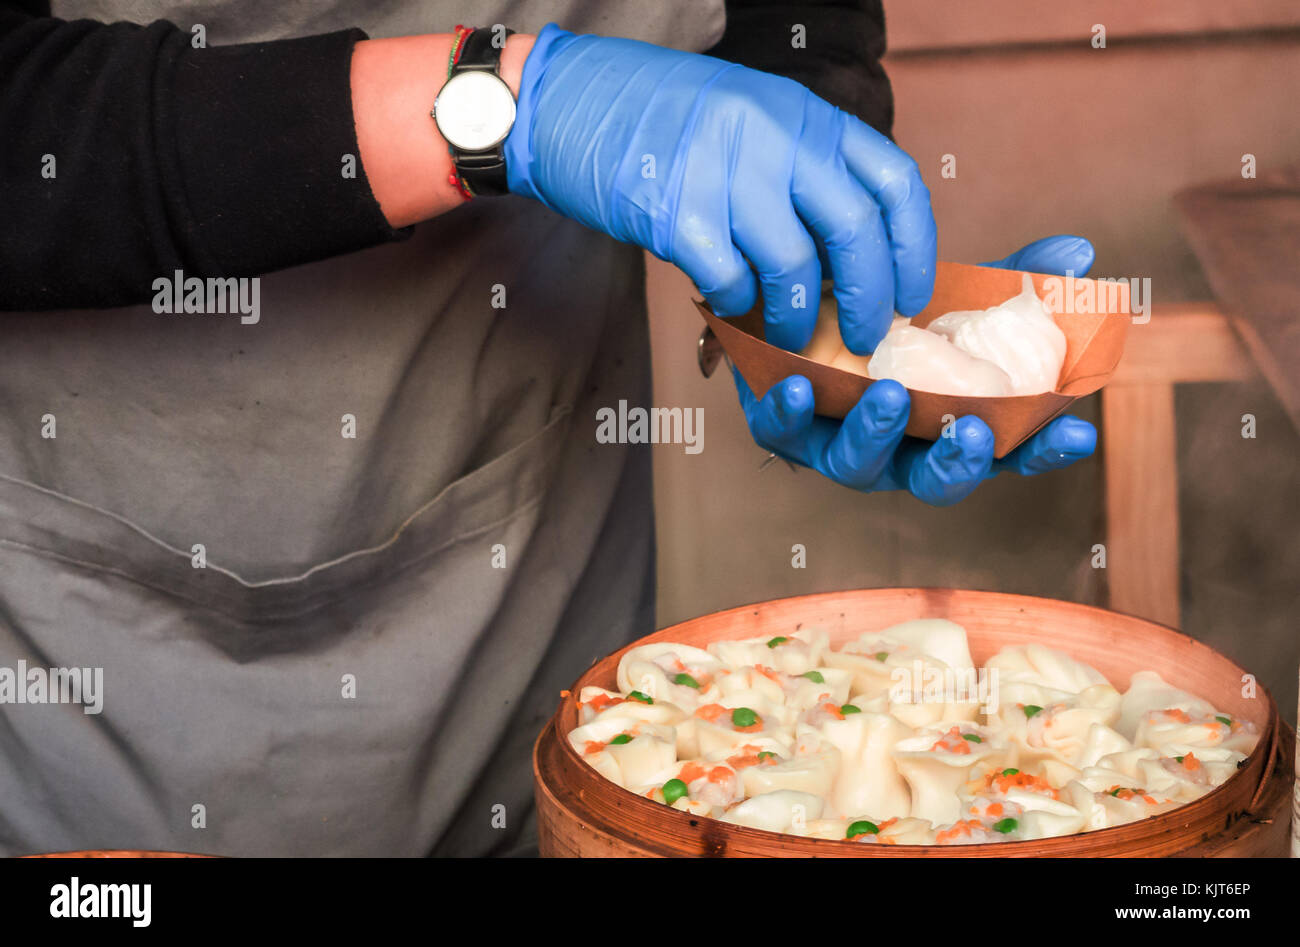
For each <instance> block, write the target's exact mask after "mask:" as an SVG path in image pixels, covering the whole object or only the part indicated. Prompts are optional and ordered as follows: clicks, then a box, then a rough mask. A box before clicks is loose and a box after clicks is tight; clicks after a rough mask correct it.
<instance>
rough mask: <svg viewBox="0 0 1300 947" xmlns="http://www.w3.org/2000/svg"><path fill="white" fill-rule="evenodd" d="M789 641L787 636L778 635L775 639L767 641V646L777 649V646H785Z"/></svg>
mask: <svg viewBox="0 0 1300 947" xmlns="http://www.w3.org/2000/svg"><path fill="white" fill-rule="evenodd" d="M789 640H790V639H789V638H787V637H786V636H785V635H777V636H776V637H775V638H769V639H768V640H767V646H768V647H769V648H775V647H776V646H777V645H783V644H785V643H786V642H787V641H789Z"/></svg>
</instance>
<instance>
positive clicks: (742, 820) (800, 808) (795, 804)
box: [722, 789, 823, 834]
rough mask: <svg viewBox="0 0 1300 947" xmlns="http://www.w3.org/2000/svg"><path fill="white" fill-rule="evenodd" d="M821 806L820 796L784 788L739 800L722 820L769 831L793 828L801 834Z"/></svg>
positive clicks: (783, 830)
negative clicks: (742, 800)
mask: <svg viewBox="0 0 1300 947" xmlns="http://www.w3.org/2000/svg"><path fill="white" fill-rule="evenodd" d="M822 808H823V804H822V800H821V797H820V796H814V795H813V794H812V793H807V792H796V791H794V790H792V789H781V790H778V791H776V792H765V793H763V794H762V795H761V796H751V797H750V798H748V799H746V800H745V801H744V802H741V803H737V804H736V805H734V806H732V807H731V808H730V809H728V810H727V812H726V813H725V814H724V815H723V816H722V821H723V822H731V823H733V824H734V825H747V826H749V827H750V828H751V829H767V831H769V832H788V831H790V830H791V829H792V828H793V829H794V830H795V832H796V834H801V833H802V832H804V831H806V829H807V826H808V823H810V822H815V821H816V820H818V819H820V818H821V817H822Z"/></svg>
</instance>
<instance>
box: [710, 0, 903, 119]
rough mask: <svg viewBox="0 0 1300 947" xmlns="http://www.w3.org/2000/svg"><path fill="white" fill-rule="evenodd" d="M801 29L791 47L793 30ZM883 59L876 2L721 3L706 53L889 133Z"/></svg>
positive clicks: (890, 98) (890, 108)
mask: <svg viewBox="0 0 1300 947" xmlns="http://www.w3.org/2000/svg"><path fill="white" fill-rule="evenodd" d="M796 24H801V25H802V26H803V27H804V29H805V39H806V43H807V45H806V47H805V48H796V47H795V46H794V45H793V43H792V39H793V37H794V27H795V25H796ZM884 54H885V11H884V9H883V7H882V6H881V0H804V2H801V3H791V2H789V0H786V2H780V0H727V28H726V32H725V33H723V36H722V40H721V41H720V42H719V43H718V45H717V46H715V47H713V49H711V50H709V55H711V56H717V57H718V58H719V59H726V60H728V61H729V62H735V63H740V64H741V65H742V66H749V67H751V68H753V69H762V70H763V71H764V72H774V73H776V74H777V75H782V76H787V77H789V78H791V79H796V80H798V81H799V82H802V83H803V84H804V85H806V86H807V87H808V88H809V89H811V90H812V91H813V92H815V93H817V94H818V95H819V96H821V97H822V98H823V99H825V100H826V101H828V102H830V103H831V104H832V105H836V106H839V107H840V108H842V109H844V111H846V112H849V113H850V114H852V115H856V116H857V117H858V118H860V119H862V121H864V122H866V123H867V124H868V125H870V126H871V127H872V128H874V129H876V130H877V131H879V132H881V133H882V134H885V135H891V136H892V133H893V126H894V95H893V92H892V91H891V90H890V88H889V78H888V77H887V76H886V75H885V70H884V68H883V67H882V66H881V64H880V59H881V57H882V56H884Z"/></svg>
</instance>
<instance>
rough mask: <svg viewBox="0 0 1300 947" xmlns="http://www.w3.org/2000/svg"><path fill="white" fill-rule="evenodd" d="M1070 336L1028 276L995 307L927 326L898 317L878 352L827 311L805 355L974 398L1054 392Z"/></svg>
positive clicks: (835, 365) (868, 374)
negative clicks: (859, 347) (864, 347)
mask: <svg viewBox="0 0 1300 947" xmlns="http://www.w3.org/2000/svg"><path fill="white" fill-rule="evenodd" d="M1065 350H1066V343H1065V333H1064V332H1062V331H1061V329H1060V327H1059V326H1057V324H1056V322H1055V320H1053V319H1052V315H1051V313H1050V312H1049V311H1048V309H1047V307H1046V306H1045V305H1044V304H1043V302H1042V300H1040V299H1039V298H1038V295H1037V294H1036V293H1035V292H1034V284H1033V280H1032V279H1030V277H1029V275H1028V274H1025V276H1024V282H1023V289H1022V290H1021V292H1020V294H1019V295H1017V296H1013V297H1012V298H1010V299H1008V300H1007V301H1006V302H1003V303H999V304H998V305H996V306H992V307H990V308H988V309H981V310H972V311H959V312H949V313H945V314H944V315H942V316H939V317H938V318H937V319H935V320H934V321H933V322H931V323H930V324H929V325H928V326H926V327H925V328H921V327H920V326H914V325H912V324H911V322H910V321H909V320H907V319H904V318H901V317H900V318H896V319H894V324H893V325H892V326H891V327H890V329H889V332H888V333H887V334H886V335H885V338H884V339H883V340H882V341H881V343H880V345H878V346H877V347H876V351H875V353H874V354H872V355H854V354H853V353H852V352H850V351H849V350H848V349H847V348H845V346H844V343H843V342H842V341H841V339H840V333H839V325H838V322H837V316H836V313H835V309H834V307H833V306H828V307H826V308H825V309H823V310H822V312H821V314H820V316H819V318H818V320H817V328H816V330H815V331H814V333H813V337H812V341H811V342H809V343H808V346H807V347H806V348H805V349H804V350H803V352H802V353H801V354H802V355H803V356H804V357H805V358H809V359H812V360H813V361H814V362H820V363H822V364H823V365H829V366H831V367H832V368H838V369H840V370H842V371H846V372H852V373H854V374H855V375H863V376H866V377H868V378H874V379H881V378H892V379H893V380H894V381H897V382H898V383H899V384H901V385H903V386H904V387H907V388H911V389H912V390H914V391H929V392H933V393H934V394H940V395H966V396H970V397H994V398H998V397H1007V396H1010V395H1036V394H1042V393H1043V392H1045V391H1054V390H1055V389H1056V384H1057V381H1058V379H1059V378H1060V374H1061V366H1062V365H1064V363H1065Z"/></svg>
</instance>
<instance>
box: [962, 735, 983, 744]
mask: <svg viewBox="0 0 1300 947" xmlns="http://www.w3.org/2000/svg"><path fill="white" fill-rule="evenodd" d="M961 738H962V739H963V740H970V742H971V743H983V742H984V741H983V740H982V739H980V738H979V737H978V736H976V735H975V734H973V733H963V734H962V735H961Z"/></svg>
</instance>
